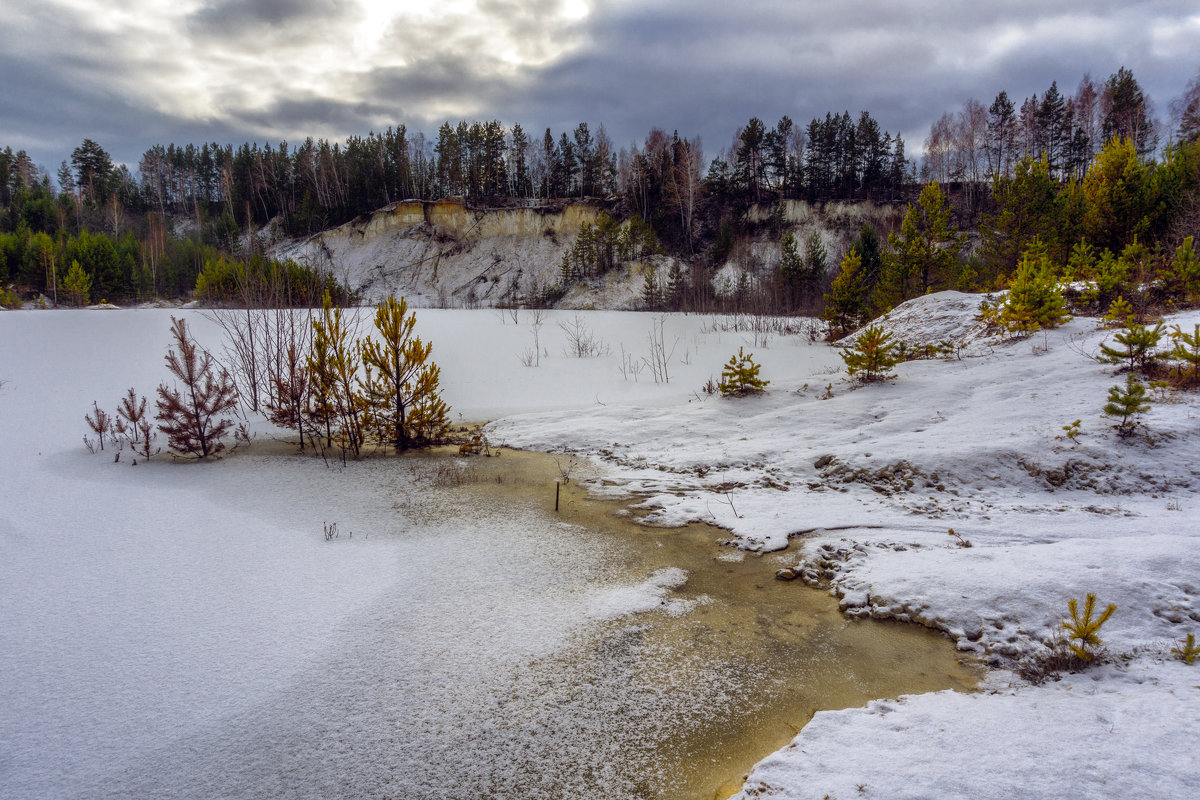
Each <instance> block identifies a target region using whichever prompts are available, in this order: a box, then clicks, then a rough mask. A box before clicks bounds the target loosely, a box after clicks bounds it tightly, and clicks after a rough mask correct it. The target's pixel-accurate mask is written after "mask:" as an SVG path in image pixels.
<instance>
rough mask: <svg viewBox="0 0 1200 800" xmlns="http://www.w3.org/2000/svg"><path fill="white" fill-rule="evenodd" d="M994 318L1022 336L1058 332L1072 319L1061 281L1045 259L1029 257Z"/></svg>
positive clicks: (1023, 262)
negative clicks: (1039, 332)
mask: <svg viewBox="0 0 1200 800" xmlns="http://www.w3.org/2000/svg"><path fill="white" fill-rule="evenodd" d="M994 315H995V321H996V323H997V324H999V326H1000V327H1001V328H1003V329H1004V330H1006V331H1008V332H1009V333H1013V334H1017V335H1021V336H1028V335H1029V334H1031V333H1033V332H1034V331H1037V330H1045V329H1047V328H1057V327H1058V326H1059V325H1062V324H1063V323H1064V322H1066V321H1067V320H1069V319H1070V318H1071V315H1070V314H1068V313H1067V303H1066V300H1065V299H1064V298H1063V295H1062V291H1061V290H1060V289H1059V286H1058V279H1057V278H1056V277H1055V276H1054V270H1053V268H1052V267H1051V266H1050V262H1049V260H1048V259H1047V258H1046V257H1045V256H1041V257H1038V258H1032V257H1030V256H1029V255H1026V257H1024V258H1022V259H1021V263H1020V265H1019V266H1018V267H1017V272H1016V274H1015V275H1014V276H1013V279H1012V282H1011V283H1010V284H1009V287H1008V295H1007V297H1005V299H1004V303H1003V304H1002V305H1001V306H1000V307H999V309H998V310H997V311H995V312H994Z"/></svg>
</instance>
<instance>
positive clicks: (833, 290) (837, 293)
mask: <svg viewBox="0 0 1200 800" xmlns="http://www.w3.org/2000/svg"><path fill="white" fill-rule="evenodd" d="M865 313H866V303H865V301H864V299H863V274H862V258H861V257H859V255H858V253H857V252H855V251H854V250H850V251H849V252H847V253H846V255H845V257H844V258H842V271H841V272H840V273H838V276H837V277H836V278H834V279H833V286H832V287H830V292H829V294H827V295H825V312H824V313H823V314H822V315H821V319H823V320H825V321H826V322H828V323H829V324H830V327H831V330H830V335H831V336H833V337H834V338H837V337H838V336H844V335H846V334H847V333H849V332H850V331H851V330H853V329H854V328H856V327H857V326H858V324H859V322H860V321H861V320H862V317H863V315H864V314H865ZM834 331H836V332H837V333H836V334H835V333H834Z"/></svg>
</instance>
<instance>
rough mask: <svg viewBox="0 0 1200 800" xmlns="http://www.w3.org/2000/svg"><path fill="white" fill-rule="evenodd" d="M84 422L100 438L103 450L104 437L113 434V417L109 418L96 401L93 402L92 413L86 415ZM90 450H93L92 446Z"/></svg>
mask: <svg viewBox="0 0 1200 800" xmlns="http://www.w3.org/2000/svg"><path fill="white" fill-rule="evenodd" d="M83 421H84V422H86V423H87V424H88V427H89V428H91V429H92V431H93V432H94V433H95V434H96V436H97V437H99V439H100V449H101V450H103V449H104V437H105V436H111V434H112V417H110V416H109V414H108V412H107V411H105V410H104V409H102V408H100V406H99V405H97V404H96V401H95V400H93V401H92V413H91V414H84V415H83ZM84 443H85V444H86V443H87V437H84ZM89 449H91V447H90V445H89Z"/></svg>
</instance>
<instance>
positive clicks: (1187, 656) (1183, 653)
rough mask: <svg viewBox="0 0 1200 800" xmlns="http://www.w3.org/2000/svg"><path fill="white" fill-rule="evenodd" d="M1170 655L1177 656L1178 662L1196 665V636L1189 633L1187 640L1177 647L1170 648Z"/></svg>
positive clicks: (1199, 649) (1198, 653)
mask: <svg viewBox="0 0 1200 800" xmlns="http://www.w3.org/2000/svg"><path fill="white" fill-rule="evenodd" d="M1171 653H1172V654H1174V655H1177V656H1179V660H1180V661H1182V662H1183V663H1185V664H1194V663H1196V656H1200V647H1196V634H1194V633H1189V634H1188V635H1187V638H1186V639H1184V640H1183V641H1182V642H1180V643H1179V647H1172V648H1171Z"/></svg>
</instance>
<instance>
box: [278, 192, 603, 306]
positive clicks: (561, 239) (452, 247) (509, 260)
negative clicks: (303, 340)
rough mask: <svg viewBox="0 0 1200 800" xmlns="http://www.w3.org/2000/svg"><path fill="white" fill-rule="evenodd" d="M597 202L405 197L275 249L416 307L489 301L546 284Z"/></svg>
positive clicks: (367, 292)
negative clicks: (488, 203)
mask: <svg viewBox="0 0 1200 800" xmlns="http://www.w3.org/2000/svg"><path fill="white" fill-rule="evenodd" d="M600 210H601V209H600V208H599V207H597V206H595V205H589V204H584V203H567V204H560V205H554V206H536V207H523V208H521V207H518V208H489V209H477V208H472V207H470V206H468V205H467V204H466V203H465V202H464V201H462V200H459V199H449V200H438V201H434V202H423V201H419V200H406V201H402V202H399V203H393V204H392V205H390V206H386V207H385V208H382V209H380V210H379V211H377V212H375V213H374V214H371V215H370V216H369V217H365V218H360V219H357V220H354V221H352V222H349V223H346V224H345V225H342V226H341V227H338V228H334V229H332V230H328V231H324V232H322V233H319V234H316V235H315V236H312V237H310V238H308V239H304V240H301V241H299V242H293V243H289V244H286V245H282V246H280V247H279V248H278V252H277V255H279V256H280V257H286V258H294V259H296V260H297V261H302V262H307V263H310V264H312V265H314V266H318V267H322V268H326V269H329V270H331V271H332V272H333V273H334V274H335V275H337V276H338V277H339V278H340V279H342V280H344V281H346V282H347V283H348V284H349V285H350V286H351V287H352V288H355V289H358V290H360V291H361V292H362V293H363V296H364V299H366V300H377V299H379V298H381V297H384V296H386V295H388V294H390V293H396V294H403V295H405V296H406V297H407V298H408V300H409V302H410V303H413V304H416V305H425V306H436V305H446V306H464V305H466V306H470V305H477V304H479V305H496V304H498V303H501V302H505V301H507V300H510V299H512V298H514V297H517V298H520V297H522V296H524V295H525V294H527V293H529V292H530V291H531V290H533V289H534V287H535V285H536V286H545V285H547V284H548V283H554V282H556V281H557V279H558V269H559V265H560V264H561V263H562V256H563V252H564V251H565V250H566V249H567V248H569V247H570V246H571V245H572V244H573V243H574V241H575V237H576V236H577V235H578V233H579V230H580V228H581V227H583V226H584V225H585V224H588V223H591V222H593V221H595V219H596V218H597V216H598V215H599V213H600Z"/></svg>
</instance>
